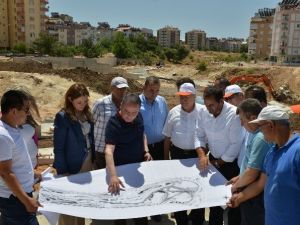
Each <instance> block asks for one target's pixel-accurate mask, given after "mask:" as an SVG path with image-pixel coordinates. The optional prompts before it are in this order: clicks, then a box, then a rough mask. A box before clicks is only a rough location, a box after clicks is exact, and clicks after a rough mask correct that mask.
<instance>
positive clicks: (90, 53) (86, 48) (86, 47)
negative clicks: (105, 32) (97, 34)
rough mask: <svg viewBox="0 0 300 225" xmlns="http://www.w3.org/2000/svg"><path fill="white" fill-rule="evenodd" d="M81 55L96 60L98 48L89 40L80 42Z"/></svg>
mask: <svg viewBox="0 0 300 225" xmlns="http://www.w3.org/2000/svg"><path fill="white" fill-rule="evenodd" d="M81 46H82V51H83V55H84V56H85V57H87V58H96V57H98V56H99V55H100V46H99V45H94V44H93V41H92V39H91V38H89V39H84V40H83V41H82V44H81Z"/></svg>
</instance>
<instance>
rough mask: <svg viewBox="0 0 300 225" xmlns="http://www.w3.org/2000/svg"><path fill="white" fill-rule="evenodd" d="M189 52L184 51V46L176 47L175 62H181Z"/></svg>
mask: <svg viewBox="0 0 300 225" xmlns="http://www.w3.org/2000/svg"><path fill="white" fill-rule="evenodd" d="M189 53H190V51H189V50H188V49H186V48H185V47H184V46H182V45H180V46H177V47H176V54H175V60H176V61H181V60H183V59H185V57H187V56H188V55H189Z"/></svg>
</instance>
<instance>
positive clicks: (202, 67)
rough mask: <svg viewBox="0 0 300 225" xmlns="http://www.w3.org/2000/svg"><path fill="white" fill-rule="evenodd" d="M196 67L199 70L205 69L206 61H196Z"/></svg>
mask: <svg viewBox="0 0 300 225" xmlns="http://www.w3.org/2000/svg"><path fill="white" fill-rule="evenodd" d="M196 69H197V70H198V71H199V72H202V71H206V70H207V65H206V62H204V61H202V62H200V63H198V64H197V66H196Z"/></svg>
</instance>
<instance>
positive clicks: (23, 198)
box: [0, 90, 41, 225]
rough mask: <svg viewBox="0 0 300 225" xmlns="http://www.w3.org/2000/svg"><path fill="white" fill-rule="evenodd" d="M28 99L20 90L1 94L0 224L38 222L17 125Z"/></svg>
mask: <svg viewBox="0 0 300 225" xmlns="http://www.w3.org/2000/svg"><path fill="white" fill-rule="evenodd" d="M29 110H30V99H29V97H28V95H27V94H26V93H25V92H23V91H20V90H10V91H7V92H6V93H4V95H3V96H2V98H1V111H2V117H1V121H0V177H1V178H0V212H1V217H0V224H3V225H4V224H9V225H20V224H26V225H38V224H39V223H38V221H37V218H36V214H35V213H36V211H37V209H38V207H39V206H41V205H40V204H39V203H38V201H37V200H36V199H34V198H33V197H32V192H33V184H34V172H33V168H32V164H31V160H30V157H29V154H28V151H27V147H26V145H25V141H24V139H23V136H22V135H21V132H20V129H19V126H21V125H22V124H24V123H25V121H26V117H27V116H28V115H29Z"/></svg>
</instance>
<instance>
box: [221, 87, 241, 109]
mask: <svg viewBox="0 0 300 225" xmlns="http://www.w3.org/2000/svg"><path fill="white" fill-rule="evenodd" d="M224 99H225V101H226V102H228V103H230V104H231V105H234V106H238V105H239V104H240V103H241V102H242V101H243V100H244V93H243V91H242V89H241V88H240V86H238V85H236V84H233V85H229V86H227V87H226V89H225V94H224Z"/></svg>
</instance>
